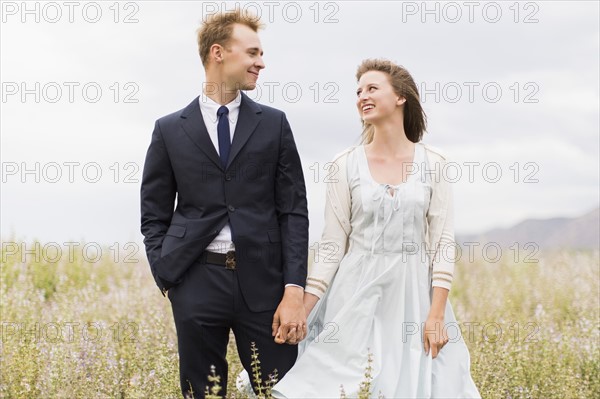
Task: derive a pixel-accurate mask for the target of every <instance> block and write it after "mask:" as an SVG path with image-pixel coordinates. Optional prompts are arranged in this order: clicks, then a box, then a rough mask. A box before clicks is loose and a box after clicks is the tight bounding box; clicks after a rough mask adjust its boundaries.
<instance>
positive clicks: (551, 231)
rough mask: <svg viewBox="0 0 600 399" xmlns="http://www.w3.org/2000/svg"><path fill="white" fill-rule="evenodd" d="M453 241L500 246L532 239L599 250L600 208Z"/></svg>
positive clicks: (541, 244)
mask: <svg viewBox="0 0 600 399" xmlns="http://www.w3.org/2000/svg"><path fill="white" fill-rule="evenodd" d="M456 242H457V243H459V244H463V243H465V242H479V243H482V244H483V243H487V242H496V243H498V244H500V246H501V247H503V248H508V247H510V246H511V245H513V243H515V242H518V243H519V244H520V245H521V246H522V245H524V244H525V243H528V242H534V243H536V244H537V245H538V246H539V248H540V249H544V248H545V249H558V248H566V249H600V208H597V209H595V210H593V211H591V212H588V213H586V214H585V215H582V216H579V217H576V218H552V219H528V220H525V221H523V222H521V223H518V224H516V225H514V226H512V227H509V228H507V229H493V230H490V231H487V232H485V233H482V234H472V235H457V236H456Z"/></svg>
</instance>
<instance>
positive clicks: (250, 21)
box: [197, 8, 264, 67]
mask: <svg viewBox="0 0 600 399" xmlns="http://www.w3.org/2000/svg"><path fill="white" fill-rule="evenodd" d="M235 24H242V25H246V26H247V27H249V28H250V29H252V30H253V31H254V32H258V30H259V29H262V28H263V27H264V25H263V24H262V23H261V22H260V19H259V18H258V17H257V16H255V15H252V14H250V13H247V12H242V11H241V10H240V9H239V8H237V9H236V10H235V11H229V12H226V13H218V14H213V15H211V16H209V17H208V18H206V20H205V21H204V23H203V24H202V26H200V28H198V31H197V33H198V52H199V53H200V59H201V60H202V65H204V66H205V67H206V65H207V63H208V58H209V55H210V47H211V46H212V45H213V44H220V45H221V46H223V47H227V45H228V44H229V41H230V40H231V35H232V34H233V25H235Z"/></svg>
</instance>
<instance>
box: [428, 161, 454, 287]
mask: <svg viewBox="0 0 600 399" xmlns="http://www.w3.org/2000/svg"><path fill="white" fill-rule="evenodd" d="M438 155H439V154H438ZM439 157H440V160H438V161H437V162H435V167H434V173H433V175H432V178H433V179H434V181H433V184H432V190H433V192H432V197H431V202H430V205H429V210H428V212H427V222H428V224H429V245H430V248H429V255H430V256H431V259H430V261H431V270H432V274H431V285H432V287H441V288H446V289H447V290H450V287H451V286H452V280H453V278H454V261H455V259H456V243H455V241H454V205H453V194H452V184H451V183H450V182H449V181H448V179H447V178H445V177H444V173H443V171H444V167H445V166H446V164H447V159H445V158H444V157H443V156H441V155H439Z"/></svg>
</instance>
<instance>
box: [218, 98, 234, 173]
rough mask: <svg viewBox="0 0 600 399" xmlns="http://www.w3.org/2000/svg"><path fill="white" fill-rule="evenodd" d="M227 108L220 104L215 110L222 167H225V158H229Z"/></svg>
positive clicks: (229, 142) (229, 139) (229, 140)
mask: <svg viewBox="0 0 600 399" xmlns="http://www.w3.org/2000/svg"><path fill="white" fill-rule="evenodd" d="M228 114H229V109H228V108H227V107H226V106H224V105H222V106H221V107H220V108H219V110H218V111H217V117H218V118H219V122H218V123H217V136H218V137H219V157H220V158H221V164H222V165H223V168H226V167H227V160H228V159H229V149H230V148H231V135H230V133H229V119H228V118H227V115H228Z"/></svg>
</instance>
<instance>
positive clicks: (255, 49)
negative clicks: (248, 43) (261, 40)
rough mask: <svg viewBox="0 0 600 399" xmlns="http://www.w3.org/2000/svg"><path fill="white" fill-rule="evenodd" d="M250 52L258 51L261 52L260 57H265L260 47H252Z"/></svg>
mask: <svg viewBox="0 0 600 399" xmlns="http://www.w3.org/2000/svg"><path fill="white" fill-rule="evenodd" d="M248 51H257V52H260V55H263V54H264V53H265V52H264V51H262V50H261V49H259V48H258V47H250V48H249V49H248Z"/></svg>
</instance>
